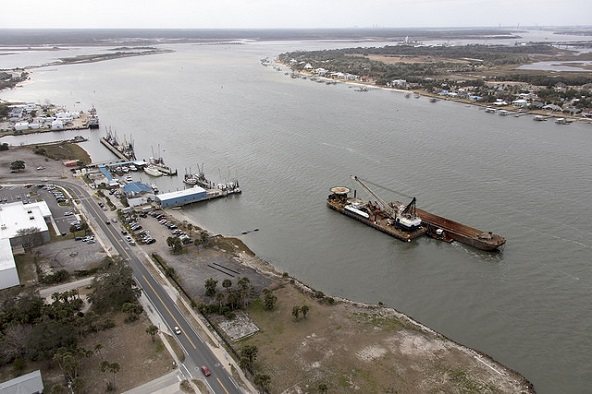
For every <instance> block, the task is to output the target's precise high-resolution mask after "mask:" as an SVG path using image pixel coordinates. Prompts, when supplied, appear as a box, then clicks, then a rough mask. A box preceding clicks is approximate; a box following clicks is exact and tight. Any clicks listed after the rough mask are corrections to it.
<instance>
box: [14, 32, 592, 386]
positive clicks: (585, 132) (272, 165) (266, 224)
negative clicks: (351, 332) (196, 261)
mask: <svg viewBox="0 0 592 394" xmlns="http://www.w3.org/2000/svg"><path fill="white" fill-rule="evenodd" d="M313 45H317V47H322V48H325V47H326V46H327V43H326V42H324V43H301V42H298V43H294V44H292V43H281V44H269V43H264V44H262V43H257V42H253V43H246V44H245V45H240V46H233V47H232V48H231V49H230V50H229V48H228V46H224V45H221V46H216V45H211V46H199V48H198V50H199V51H200V52H198V51H197V49H196V47H195V46H192V45H188V44H175V45H174V48H175V50H176V52H175V53H171V54H169V55H167V56H168V57H170V58H171V61H176V62H179V64H183V65H184V66H185V67H184V70H180V71H179V72H178V73H177V72H175V73H171V72H170V70H169V69H161V68H160V67H157V66H156V65H144V66H145V67H147V68H146V70H148V71H150V72H151V73H153V76H154V78H155V79H156V80H157V81H159V83H160V82H162V89H159V90H158V93H155V92H154V89H153V88H151V87H150V84H147V83H146V79H145V78H136V76H135V74H136V73H133V72H129V73H126V74H122V73H121V72H120V71H121V66H120V65H118V64H117V62H103V63H100V64H98V65H97V67H98V68H99V69H100V70H101V71H102V72H101V73H99V74H97V76H96V78H97V79H96V80H93V81H92V83H90V81H88V78H86V76H87V73H88V71H87V70H86V69H84V68H83V66H81V67H62V68H58V69H57V70H56V71H55V72H53V73H52V79H51V80H46V79H45V78H41V77H39V76H37V77H36V76H35V75H33V81H34V83H31V84H28V85H26V86H25V87H24V88H22V89H15V90H11V91H6V92H5V97H6V98H8V99H12V100H14V101H16V100H19V99H20V100H22V101H32V100H35V99H36V97H40V96H41V97H46V96H47V97H48V98H49V99H50V100H51V101H53V102H60V103H65V104H67V105H69V106H73V105H74V102H73V101H74V100H82V102H83V104H82V105H83V108H89V107H90V105H91V104H95V105H97V108H99V109H100V113H101V114H102V113H105V116H101V121H102V122H103V125H102V126H101V127H102V128H104V124H105V122H106V120H107V119H108V118H109V122H112V124H114V125H115V124H116V125H117V128H118V130H119V129H121V130H142V137H141V138H140V136H139V135H136V134H135V132H134V140H135V141H134V142H135V144H134V145H135V146H134V147H135V150H136V155H137V156H138V157H140V158H141V157H145V158H146V159H147V158H148V157H147V156H149V154H146V153H141V152H150V145H154V146H155V149H156V144H157V143H158V142H160V143H161V144H162V143H166V142H164V140H163V130H171V122H170V120H169V119H167V118H166V117H150V116H148V117H147V116H146V112H148V113H158V112H159V111H162V105H161V103H162V102H163V101H166V102H177V101H179V100H178V99H179V96H180V95H186V96H190V97H193V96H196V97H197V99H198V100H199V101H200V102H201V103H202V105H203V108H202V109H201V111H203V113H208V114H211V116H208V117H205V116H204V117H198V116H186V117H180V118H179V119H176V121H175V122H176V127H175V128H174V130H172V131H171V133H170V138H171V139H174V140H175V141H184V142H186V143H176V144H171V145H170V146H169V145H167V150H166V152H164V157H165V161H166V163H167V165H169V166H171V167H176V168H178V169H179V170H180V171H181V172H183V168H184V167H188V166H190V165H191V166H193V167H195V164H194V163H195V161H196V152H199V160H204V161H205V162H206V163H207V164H206V167H207V168H206V176H207V177H208V178H210V179H211V180H212V181H213V180H214V178H213V177H211V176H210V175H214V171H212V170H215V169H217V168H231V169H240V181H241V186H243V184H244V185H249V190H248V193H244V195H243V196H241V198H230V199H225V200H221V201H216V203H205V204H200V203H196V204H192V205H187V206H184V207H183V210H182V211H183V213H184V214H185V215H187V217H188V218H190V219H191V220H195V221H197V222H199V223H200V224H202V225H203V226H204V227H205V228H207V229H209V230H210V229H211V231H212V232H214V233H220V234H241V231H243V230H245V229H248V228H255V227H256V228H259V229H260V231H259V232H256V233H250V234H247V235H244V236H241V239H244V241H245V242H246V243H248V245H249V247H251V248H252V249H253V250H254V251H255V252H256V253H257V254H258V255H260V256H263V257H264V258H265V259H266V260H268V261H269V262H270V263H272V264H274V265H275V266H276V267H278V269H279V270H280V271H286V272H289V273H290V275H294V276H296V277H299V278H302V279H303V280H304V281H306V282H308V283H310V284H311V285H312V286H314V287H315V288H317V289H320V290H322V291H324V292H325V294H335V295H338V296H342V297H345V298H349V299H353V300H359V301H362V302H368V303H373V304H376V303H377V302H378V301H381V302H383V303H384V304H385V305H393V306H395V307H397V309H399V310H401V311H402V312H404V313H408V314H410V315H411V316H413V317H415V318H417V319H418V320H420V321H421V322H422V323H424V324H426V325H428V326H430V327H432V328H434V329H436V330H438V331H440V332H442V333H443V334H444V335H446V336H448V337H450V338H453V339H454V340H457V341H459V342H462V343H465V344H470V345H471V346H474V347H475V348H477V349H479V350H480V351H483V352H487V353H489V354H491V355H492V356H493V357H494V358H495V359H496V360H499V361H502V362H504V363H507V365H509V366H511V367H512V368H514V369H516V370H518V371H520V372H523V373H524V374H525V375H526V376H527V377H528V378H529V379H531V380H532V381H533V382H534V384H535V387H537V389H538V388H541V392H545V390H543V388H546V392H550V393H551V392H582V391H585V390H586V388H587V387H588V386H589V382H590V381H591V379H592V376H591V375H590V368H589V367H588V366H589V354H590V346H588V345H589V341H585V340H579V339H578V338H587V335H588V333H587V331H586V327H588V326H590V324H591V322H590V314H589V313H587V312H586V311H587V310H588V309H589V305H588V302H587V299H588V298H587V297H586V295H587V294H588V293H589V289H588V286H587V284H589V283H590V280H591V277H590V271H589V270H588V267H589V263H588V261H589V251H590V234H591V231H592V228H591V223H590V221H589V220H588V219H587V216H586V215H583V214H582V213H583V212H587V205H586V204H587V202H588V201H589V199H588V198H586V196H588V195H590V193H591V185H590V182H585V180H587V179H589V176H590V168H591V167H590V166H591V165H592V161H591V160H592V159H591V156H590V154H589V152H590V138H589V136H590V128H589V125H586V124H584V123H582V122H574V123H573V124H571V125H570V126H568V127H563V126H560V125H556V124H555V123H554V121H553V120H550V121H547V122H540V123H539V122H533V121H532V115H530V116H528V115H527V114H526V113H525V115H522V114H520V115H521V116H520V117H514V116H509V117H505V118H504V117H502V116H494V115H492V114H485V113H484V111H482V110H481V111H479V110H478V109H477V108H476V107H474V106H472V107H465V106H464V105H461V104H457V103H453V102H449V101H445V100H441V102H440V103H438V104H437V105H434V104H430V103H429V101H428V100H427V99H426V98H425V97H424V98H421V96H418V99H413V93H412V97H410V98H409V99H406V98H405V97H404V94H398V95H397V94H393V93H391V92H387V91H381V90H373V91H372V92H371V93H372V94H370V92H369V93H366V94H354V93H353V91H352V90H353V89H348V88H347V86H346V85H345V84H339V85H337V86H331V87H325V86H324V84H323V85H322V86H321V85H317V84H314V83H308V82H305V81H303V80H302V79H291V78H289V77H285V76H284V75H283V74H280V73H278V72H275V71H273V69H272V68H271V67H263V66H261V65H260V64H259V62H258V61H257V60H258V59H259V58H261V57H265V56H269V57H273V56H274V54H275V53H278V52H280V51H284V50H286V48H288V47H290V46H292V47H294V48H295V49H300V48H305V49H306V48H310V47H313ZM331 45H335V46H337V45H344V46H345V45H347V46H348V47H349V46H352V44H351V43H344V44H340V43H333V44H331ZM356 45H357V44H356ZM171 46H173V45H171ZM198 53H199V54H202V55H203V54H206V55H207V56H208V59H211V61H209V62H207V64H194V63H195V62H190V61H189V60H188V59H191V58H192V56H197V54H198ZM254 53H257V54H260V55H257V56H256V57H255V56H254V55H253V54H254ZM41 55H42V54H41V53H40V54H35V56H41ZM6 58H8V57H6ZM237 61H240V62H241V67H236V62H237ZM126 62H129V63H130V68H131V69H133V68H134V67H136V66H140V65H143V64H144V61H143V60H142V62H139V61H138V59H134V58H131V59H127V60H126ZM189 65H191V66H192V67H193V68H191V73H189V70H190V68H189ZM84 67H86V66H84ZM38 75H39V74H38ZM73 78H74V79H76V80H78V81H79V84H71V83H70V82H71V80H72V79H73ZM222 80H224V81H225V82H224V84H225V88H224V89H220V81H222ZM187 81H189V82H187ZM68 84H69V85H68ZM97 84H100V85H102V86H104V87H105V89H101V90H97V92H96V94H92V95H91V94H90V93H92V92H93V89H95V88H96V86H97ZM227 85H228V86H231V85H232V86H235V88H236V89H237V94H234V95H229V94H228V89H227V88H226V86H227ZM64 86H69V89H63V87H64ZM123 86H129V88H127V89H123V88H122V87H123ZM286 91H289V92H292V93H293V94H288V95H287V94H286ZM47 92H49V93H47ZM89 92H90V93H89ZM114 93H117V94H118V95H121V100H124V101H125V102H126V103H129V105H125V106H122V105H121V100H120V101H115V100H113V94H114ZM156 96H158V99H156V98H155V97H156ZM245 97H252V100H245ZM69 100H71V101H72V102H70V101H69ZM261 102H265V103H267V105H265V106H260V105H258V103H261ZM327 103H332V105H327ZM178 105H179V107H178V109H177V111H178V112H180V113H186V114H193V113H194V112H195V108H194V107H195V105H194V101H193V100H180V101H179V104H178ZM393 105H394V106H395V107H396V110H395V111H393ZM228 108H236V109H241V110H237V111H229V110H228ZM361 113H363V114H366V116H364V117H361V116H360V114H361ZM106 114H109V115H108V117H107V116H106ZM303 114H307V115H306V116H303ZM517 115H518V114H517ZM210 118H211V119H215V122H213V121H210V120H209V119H210ZM262 119H269V120H270V125H269V127H262V124H261V120H262ZM336 122H337V123H336ZM214 127H215V129H216V133H214V134H213V133H212V130H213V129H214ZM361 131H363V133H362V132H361ZM86 133H87V134H88V135H87V134H83V133H74V134H82V135H85V137H88V138H89V141H88V142H86V143H84V144H83V147H84V149H87V150H88V151H89V152H90V154H91V157H92V158H93V160H94V161H109V160H113V158H112V157H111V156H112V155H111V152H109V151H108V150H107V149H106V148H105V147H104V146H103V145H102V144H100V142H99V136H98V135H97V134H98V133H90V132H88V131H87V132H86ZM35 137H36V138H37V137H38V138H40V139H39V141H42V139H41V138H46V137H47V138H49V137H51V138H52V139H60V138H59V133H57V132H56V133H49V134H39V135H36V136H35ZM167 137H168V135H167ZM3 138H6V139H7V140H6V141H8V142H13V141H14V145H15V146H16V145H19V144H20V141H26V136H22V138H20V139H17V138H13V137H12V136H8V137H3ZM28 141H29V142H32V141H33V140H31V139H30V137H29V140H28ZM43 141H47V140H43ZM139 153H140V154H139ZM202 158H203V159H202ZM262 158H264V159H262ZM411 167H412V171H405V169H409V168H411ZM195 172H196V171H195ZM210 173H211V174H210ZM352 173H359V174H367V176H368V177H370V178H369V179H373V180H376V181H377V182H378V183H381V184H389V185H390V184H391V180H392V179H394V178H396V182H397V185H401V186H400V187H399V186H397V187H396V189H400V190H406V191H411V190H413V191H418V195H417V198H418V206H420V205H419V203H421V208H424V209H425V210H427V211H429V212H434V213H438V214H440V215H441V216H443V217H446V218H453V219H455V220H458V221H460V222H462V223H467V224H470V225H471V226H473V227H476V228H478V229H484V230H487V229H492V230H494V229H495V230H497V231H500V232H503V235H504V236H505V237H506V238H507V239H508V241H509V242H510V246H511V247H507V248H505V250H503V252H502V253H485V252H480V251H479V250H477V249H474V248H472V247H468V246H465V245H464V244H462V243H460V242H453V243H451V244H446V243H444V242H435V241H433V240H430V239H429V238H427V236H425V237H419V238H417V239H416V240H415V241H412V242H400V241H398V240H397V239H395V238H393V237H390V236H382V235H381V234H380V233H378V232H377V231H375V230H374V229H371V228H369V227H368V226H366V225H363V226H361V225H357V223H354V222H353V221H351V219H350V218H349V217H347V218H346V217H344V216H343V215H341V214H339V215H338V214H335V211H333V210H331V209H328V208H327V207H326V206H325V200H326V197H327V195H328V194H329V193H328V192H326V191H325V190H326V189H327V188H328V186H330V185H332V184H334V183H341V181H339V180H344V179H347V177H348V175H349V174H352ZM143 175H144V174H141V173H139V174H138V176H143ZM216 175H217V174H216ZM145 178H147V175H146V176H145ZM179 178H180V179H179V180H182V179H183V177H182V176H181V177H179ZM179 180H178V179H176V178H175V177H163V176H161V177H158V178H152V180H151V179H148V181H147V182H146V183H148V184H150V183H155V184H157V185H158V188H160V190H161V191H162V192H163V193H164V192H166V191H169V190H175V189H177V188H182V187H183V186H184V184H182V183H181V182H179ZM216 181H217V179H216ZM468 185H469V186H468ZM243 189H244V188H243ZM358 189H359V188H358ZM358 192H360V190H358ZM271 201H273V203H271ZM405 201H408V200H405ZM558 207H560V213H558V211H557V208H558ZM558 215H559V216H558ZM558 218H561V220H559V221H558ZM335 272H339V275H335ZM525 294H528V296H525ZM564 301H565V302H564ZM574 316H580V317H581V319H580V318H578V319H574V318H573V317H574ZM582 319H583V320H582ZM509 338H511V339H512V340H509ZM556 360H561V361H562V365H561V366H560V367H557V361H556Z"/></svg>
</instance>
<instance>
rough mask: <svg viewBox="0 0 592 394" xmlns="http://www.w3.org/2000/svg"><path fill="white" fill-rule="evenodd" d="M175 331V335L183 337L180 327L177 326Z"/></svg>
mask: <svg viewBox="0 0 592 394" xmlns="http://www.w3.org/2000/svg"><path fill="white" fill-rule="evenodd" d="M173 331H174V332H175V334H177V335H181V329H180V328H179V327H177V326H175V328H173Z"/></svg>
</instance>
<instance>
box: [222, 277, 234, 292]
mask: <svg viewBox="0 0 592 394" xmlns="http://www.w3.org/2000/svg"><path fill="white" fill-rule="evenodd" d="M231 286H232V281H231V280H230V279H224V280H223V281H222V287H224V288H225V289H226V291H230V287H231Z"/></svg>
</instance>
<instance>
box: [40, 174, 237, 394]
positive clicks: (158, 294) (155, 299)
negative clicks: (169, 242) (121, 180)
mask: <svg viewBox="0 0 592 394" xmlns="http://www.w3.org/2000/svg"><path fill="white" fill-rule="evenodd" d="M52 183H54V184H57V185H60V186H64V187H66V188H67V189H68V190H70V192H71V193H73V195H74V196H76V198H77V199H78V200H79V201H80V203H81V204H82V205H84V207H85V208H86V210H87V212H88V213H89V215H91V216H93V217H94V219H95V221H96V224H97V225H98V226H99V227H100V228H101V229H102V230H103V232H104V233H105V235H106V237H107V238H108V239H109V241H111V244H112V245H113V247H114V248H115V250H116V251H117V252H118V253H119V255H120V256H121V257H122V258H123V259H125V260H126V261H127V262H128V264H129V265H130V267H131V268H132V270H133V273H134V277H135V279H136V282H137V283H138V285H139V286H140V287H141V288H142V289H143V290H144V294H145V295H146V296H147V297H148V299H149V300H150V301H151V303H152V304H153V305H154V307H155V308H156V310H157V311H158V312H159V314H160V315H161V317H162V318H163V321H164V322H166V324H167V325H168V326H169V329H170V331H171V332H173V327H175V326H176V327H179V328H180V329H181V331H182V333H181V334H180V335H177V336H176V338H177V340H178V341H179V343H180V345H181V347H182V348H183V350H184V352H185V354H186V358H185V361H184V362H183V364H182V365H181V366H180V368H181V370H184V371H183V372H184V373H187V374H188V375H189V376H188V377H190V376H194V377H199V376H200V375H201V371H199V367H200V366H202V365H206V366H207V367H208V368H209V369H210V370H211V372H212V374H211V376H209V377H207V378H204V380H205V381H206V382H207V384H208V385H209V387H210V390H211V391H212V392H213V393H216V394H218V393H226V394H229V393H242V391H241V390H240V389H239V388H238V387H237V385H236V383H235V382H234V379H232V378H231V377H230V376H229V374H228V373H227V372H226V370H225V369H224V368H223V367H222V366H221V365H220V364H219V360H218V359H217V358H216V357H215V356H214V354H213V353H212V352H211V351H210V349H209V348H208V346H207V345H206V344H205V343H204V341H203V340H202V338H201V337H200V335H199V334H198V333H197V332H196V331H195V330H194V329H193V327H192V326H191V324H190V323H189V322H188V321H187V319H185V317H184V316H183V314H182V313H181V312H180V311H179V308H178V307H177V305H176V304H175V302H174V301H173V300H172V299H171V297H170V296H169V295H168V293H167V292H166V291H165V290H164V289H163V287H162V286H161V285H160V284H159V283H158V281H157V280H156V279H154V277H153V276H152V274H151V272H150V271H149V270H148V269H147V268H146V267H145V265H144V263H142V261H141V260H140V259H139V258H138V257H137V256H136V254H135V253H134V252H133V251H132V250H131V249H130V247H129V245H128V243H127V241H126V240H125V239H124V238H123V237H122V235H121V234H120V232H119V231H118V228H119V227H118V226H112V225H107V224H106V223H105V222H106V221H107V220H108V218H107V216H106V215H105V213H104V212H103V211H102V210H101V208H100V207H99V206H98V205H97V204H96V203H95V202H94V200H93V198H92V197H91V196H90V194H89V193H88V192H87V191H86V190H85V189H83V188H82V187H80V186H78V185H76V184H73V183H69V182H64V181H52ZM109 219H110V218H109ZM159 242H164V241H162V240H159Z"/></svg>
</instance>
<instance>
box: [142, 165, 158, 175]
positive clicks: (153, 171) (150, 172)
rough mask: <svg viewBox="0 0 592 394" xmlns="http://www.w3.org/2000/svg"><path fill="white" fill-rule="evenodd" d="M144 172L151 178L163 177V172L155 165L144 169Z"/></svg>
mask: <svg viewBox="0 0 592 394" xmlns="http://www.w3.org/2000/svg"><path fill="white" fill-rule="evenodd" d="M144 172H145V173H146V174H148V175H150V176H161V175H162V172H160V171H158V168H156V167H154V166H153V165H148V166H146V167H145V168H144Z"/></svg>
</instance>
